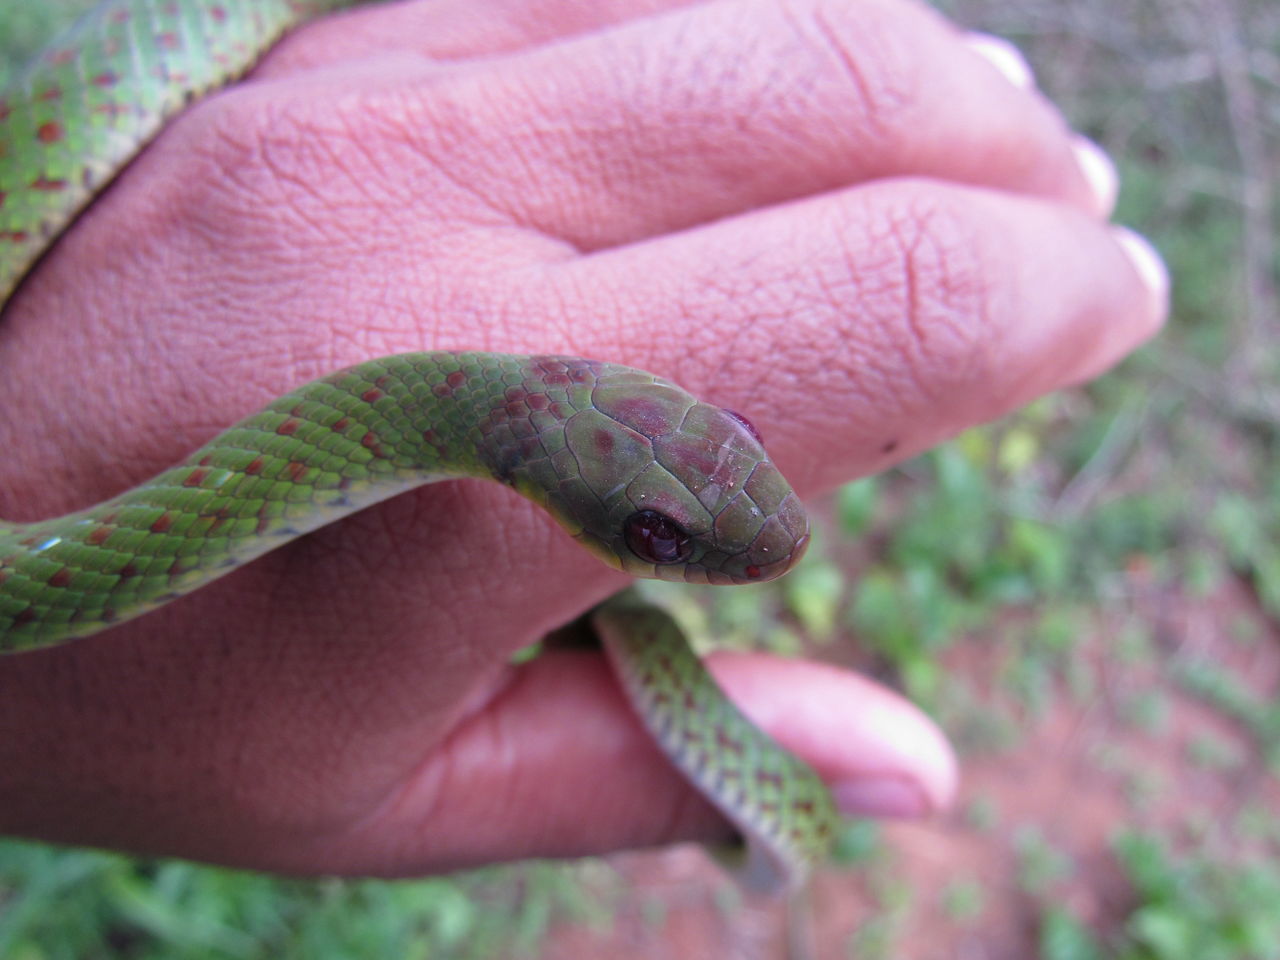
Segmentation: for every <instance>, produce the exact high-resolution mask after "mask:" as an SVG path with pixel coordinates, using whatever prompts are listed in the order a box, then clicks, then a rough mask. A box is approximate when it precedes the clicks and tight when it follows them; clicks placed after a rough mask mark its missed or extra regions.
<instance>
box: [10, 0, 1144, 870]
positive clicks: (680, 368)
mask: <svg viewBox="0 0 1280 960" xmlns="http://www.w3.org/2000/svg"><path fill="white" fill-rule="evenodd" d="M1075 144H1076V141H1075V140H1074V138H1073V135H1072V134H1071V132H1070V130H1069V129H1068V128H1067V127H1066V125H1065V124H1064V122H1063V121H1062V119H1061V117H1060V116H1059V114H1058V113H1057V111H1056V110H1055V109H1054V108H1053V107H1052V105H1050V104H1049V103H1048V102H1047V101H1046V100H1045V99H1044V98H1043V97H1042V96H1041V95H1040V94H1039V93H1038V92H1036V91H1035V90H1034V89H1030V88H1026V87H1020V86H1019V85H1017V84H1015V83H1014V82H1011V80H1010V78H1009V77H1008V76H1007V75H1004V74H1002V73H1001V72H1000V71H999V70H998V69H996V67H994V66H993V64H992V62H991V60H990V59H989V58H988V57H984V56H981V55H979V53H978V52H975V47H974V44H973V43H972V42H971V41H970V40H969V39H968V38H966V36H965V35H964V34H963V33H961V32H960V31H958V30H957V29H956V28H954V27H953V26H951V25H949V24H947V23H945V22H944V21H942V20H941V19H939V18H938V17H936V16H935V15H934V14H932V13H930V12H928V11H926V10H924V9H923V8H921V7H918V6H915V5H913V4H910V3H906V2H900V0H870V2H866V3H858V4H848V3H838V2H825V3H824V2H820V0H790V2H783V0H721V2H713V3H679V2H673V0H646V2H645V3H644V4H637V3H636V2H635V0H591V2H585V0H583V2H573V0H454V2H435V3H414V2H409V3H403V4H399V5H394V6H389V7H385V8H369V9H362V10H357V11H354V12H351V13H348V14H345V15H341V16H338V17H334V18H331V19H330V20H327V21H325V22H322V23H318V24H315V25H313V26H311V27H308V28H304V29H302V30H300V31H298V32H297V33H296V34H294V35H293V36H292V37H290V38H289V39H288V40H287V41H286V42H285V43H284V44H282V45H281V47H279V48H278V49H277V50H276V51H275V52H274V53H273V54H272V55H271V56H270V57H269V58H268V60H267V61H266V62H265V63H264V64H263V65H262V67H261V68H260V69H259V70H258V71H257V72H256V73H255V74H254V75H253V77H251V78H250V79H249V80H248V81H246V82H245V83H244V84H242V85H241V86H240V87H238V88H236V89H234V90H232V91H229V92H227V93H225V94H223V95H221V96H218V97H216V98H214V99H212V100H210V101H206V102H205V103H203V104H201V105H198V106H196V107H195V108H193V109H192V110H190V111H189V112H188V113H187V114H186V115H185V116H184V117H183V118H181V120H180V121H179V122H177V123H176V124H175V125H174V126H173V127H171V128H170V130H169V131H167V132H166V133H165V134H164V135H163V136H162V137H161V138H160V139H159V140H158V141H157V142H156V143H155V144H154V145H153V146H152V147H151V149H149V150H148V151H147V153H146V154H144V155H143V157H141V158H140V160H139V161H138V162H136V163H135V164H134V166H133V167H131V168H130V169H129V170H128V171H127V172H126V173H125V175H124V176H123V177H122V178H121V179H120V180H119V181H118V182H117V183H116V184H115V186H114V187H113V188H112V190H111V191H110V193H109V194H108V195H107V196H106V197H104V198H102V199H101V200H100V201H99V202H98V204H97V205H96V206H95V207H94V208H93V209H92V210H91V211H90V212H89V214H88V215H86V216H85V217H84V218H82V219H81V221H80V222H79V223H78V224H77V225H76V227H75V228H74V229H73V230H72V231H71V232H70V233H69V234H68V235H67V236H66V237H65V238H64V240H63V242H62V243H61V244H60V245H59V246H58V247H57V248H56V249H55V250H54V251H53V252H52V253H51V255H49V256H48V257H47V258H46V259H45V260H44V261H43V262H42V263H41V264H40V265H39V267H38V269H37V270H36V271H35V272H34V273H33V274H32V275H31V276H30V278H29V280H28V282H27V283H26V284H25V286H24V287H23V288H22V289H21V290H20V292H19V293H18V295H17V296H16V297H15V298H14V300H13V301H12V302H11V304H10V306H9V308H8V309H7V311H6V313H5V317H4V322H3V325H2V326H0V369H3V370H5V371H6V376H5V377H4V378H3V379H2V380H0V406H2V407H3V409H4V410H5V411H6V416H5V417H4V418H2V420H0V449H3V450H5V451H6V454H5V457H4V458H3V459H2V460H0V516H4V517H6V518H9V519H15V520H24V519H32V518H35V517H39V516H46V515H51V514H55V513H60V512H64V511H66V510H69V509H72V508H75V507H79V506H83V505H85V504H88V503H90V502H93V501H96V500H99V499H102V498H104V497H106V496H108V495H110V494H112V493H115V492H117V491H119V490H121V489H123V488H125V487H128V486H131V485H133V484H134V483H136V482H138V481H139V480H141V479H143V478H145V477H146V476H149V475H150V474H152V473H154V472H155V471H157V470H159V469H160V468H162V467H165V466H167V465H168V464H170V463H172V462H174V461H175V460H177V459H178V458H180V457H181V456H183V455H184V454H185V453H187V452H188V451H189V450H190V449H192V448H193V447H195V446H196V445H197V444H199V443H200V442H202V441H203V440H205V439H207V438H208V437H209V436H211V435H212V434H213V433H215V432H216V431H217V430H218V429H220V428H221V427H223V426H225V425H226V424H229V423H231V422H233V421H235V420H236V419H237V418H238V417H240V416H242V415H243V414H245V413H248V412H250V411H251V410H253V409H255V408H256V407H258V406H259V405H260V404H261V403H263V402H265V401H266V400H267V399H269V398H270V397H272V396H274V395H276V394H278V393H281V392H284V391H285V390H287V389H289V388H291V387H293V386H296V385H298V384H300V383H302V382H304V381H306V380H308V379H311V378H313V377H315V376H318V375H321V374H323V373H326V372H328V371H330V370H332V369H334V368H336V367H340V366H345V365H347V364H350V363H355V362H359V361H361V360H364V359H367V358H369V357H372V356H376V355H379V354H384V353H393V352H399V351H406V350H429V349H485V350H499V351H512V352H563V353H575V354H581V355H585V356H593V357H599V358H601V359H608V360H614V361H618V362H622V363H628V364H632V365H636V366H641V367H645V368H648V369H651V370H653V371H655V372H657V373H660V374H663V375H665V376H669V377H671V378H672V379H675V380H677V381H679V382H680V383H681V384H683V385H684V386H686V387H687V388H689V389H691V390H693V391H695V392H697V393H699V394H701V395H702V396H704V397H706V398H707V399H708V400H711V401H713V402H716V403H720V404H723V405H725V406H728V407H731V408H733V409H735V410H739V411H741V412H743V413H745V414H746V415H748V416H749V417H750V418H751V420H752V421H753V422H754V423H755V424H756V425H757V426H758V427H759V429H760V430H761V432H762V433H763V435H764V436H765V438H766V440H767V441H768V444H769V448H770V450H771V452H772V454H773V456H774V458H775V459H776V460H777V462H778V463H779V465H780V466H781V468H782V469H783V471H784V472H785V473H786V474H787V476H788V477H789V478H790V480H791V481H792V483H793V485H794V486H795V487H796V489H797V490H798V491H799V492H800V493H801V494H802V495H805V496H813V495H817V494H820V493H821V492H823V491H826V490H830V489H832V488H833V487H835V486H836V485H838V484H840V483H842V482H844V481H847V480H850V479H852V478H854V477H857V476H861V475H865V474H868V473H873V472H875V471H878V470H881V469H884V468H885V467H887V466H889V465H891V464H893V463H894V462H896V461H898V460H901V459H902V458H904V457H906V456H909V455H911V454H913V453H915V452H918V451H920V450H923V449H926V448H928V447H929V446H931V445H932V444H935V443H937V442H938V441H940V440H941V439H944V438H946V437H948V436H951V435H953V434H955V433H957V432H959V431H960V430H962V429H964V428H965V427H967V426H969V425H972V424H975V423H979V422H983V421H986V420H990V419H992V418H994V417H998V416H1000V415H1001V414H1004V413H1006V412H1008V411H1010V410H1013V409H1015V408H1016V407H1018V406H1019V405H1021V404H1024V403H1026V402H1028V401H1030V400H1031V399H1033V398H1035V397H1037V396H1039V395H1041V394H1043V393H1045V392H1048V391H1050V390H1053V389H1056V388H1059V387H1062V386H1064V385H1068V384H1074V383H1079V382H1081V381H1083V380H1086V379H1088V378H1090V377H1093V376H1096V375H1098V374H1100V373H1102V372H1103V371H1105V370H1106V369H1108V368H1109V367H1110V366H1112V365H1113V364H1114V363H1116V362H1117V361H1118V360H1119V359H1121V358H1122V357H1123V356H1124V355H1125V354H1126V353H1127V352H1129V351H1130V350H1131V349H1133V348H1134V347H1135V346H1137V345H1138V344H1139V343H1141V342H1142V341H1143V340H1145V339H1146V338H1147V337H1149V336H1150V335H1152V334H1153V333H1154V332H1155V330H1156V329H1157V328H1158V327H1159V325H1160V324H1161V323H1162V321H1163V319H1164V314H1165V309H1166V308H1165V301H1166V290H1165V288H1164V286H1163V284H1162V282H1161V281H1160V280H1159V278H1158V277H1155V278H1154V279H1152V278H1151V277H1150V275H1149V277H1148V279H1146V280H1144V278H1143V274H1142V272H1141V270H1140V269H1136V268H1135V262H1134V260H1133V257H1132V254H1131V253H1129V252H1127V251H1126V248H1125V246H1124V244H1122V243H1121V242H1119V241H1118V239H1117V234H1116V233H1115V232H1114V231H1113V230H1112V229H1111V228H1109V227H1108V226H1107V225H1106V223H1105V220H1106V217H1107V215H1108V214H1109V212H1110V210H1109V207H1110V197H1109V196H1107V194H1108V192H1109V191H1108V190H1107V189H1106V188H1105V186H1101V187H1100V186H1099V183H1098V180H1097V177H1096V176H1095V178H1094V180H1093V181H1092V182H1091V181H1090V178H1089V177H1088V176H1087V175H1086V173H1085V168H1082V166H1081V160H1080V152H1079V149H1078V148H1077V147H1076V146H1075ZM624 585H625V580H624V579H623V578H622V577H620V576H619V575H617V574H615V573H613V572H611V571H609V570H608V569H606V568H604V567H603V566H601V565H600V564H599V562H598V561H596V560H594V559H593V558H592V557H590V556H589V555H587V554H586V553H584V552H582V551H581V549H580V548H579V547H577V546H576V545H575V544H573V543H572V541H571V540H570V539H569V538H568V537H566V536H565V535H564V534H563V533H562V532H561V531H560V530H559V528H557V527H556V526H555V525H554V524H553V523H552V522H551V521H550V520H548V519H547V518H545V517H544V516H542V515H541V514H540V513H538V512H537V511H536V510H535V509H534V508H532V507H530V506H529V505H527V504H526V503H524V502H523V501H521V500H519V499H517V498H516V497H514V496H513V495H512V494H510V493H509V492H508V491H506V490H503V489H500V488H497V487H496V486H495V485H492V484H488V485H486V484H481V483H478V482H460V483H453V484H443V485H436V486H433V487H429V488H426V489H424V490H422V491H419V492H417V493H414V494H410V495H408V496H405V497H401V498H399V499H397V500H394V501H392V502H389V503H387V504H384V505H381V506H379V507H376V508H373V509H371V510H369V511H366V512H364V513H362V514H359V515H357V516H355V517H352V518H350V519H348V520H345V521H342V522H340V523H337V524H335V525H333V526H331V527H329V528H326V529H325V530H323V531H321V532H320V533H318V534H315V535H313V536H310V537H308V538H306V539H304V540H303V541H301V542H298V543H296V544H293V545H291V546H289V547H287V548H285V549H283V550H281V551H279V552H278V553H276V554H273V555H271V556H269V557H267V558H265V559H264V560H262V561H260V562H258V563H255V564H253V565H252V566H251V567H249V568H246V569H244V570H241V571H239V572H237V573H235V574H233V575H231V576H229V577H228V578H226V579H225V580H223V581H220V582H218V583H216V584H214V585H213V586H211V587H209V588H208V589H206V590H204V591H201V592H200V593H198V594H196V595H194V596H192V597H188V598H186V599H184V600H182V601H180V602H177V603H175V604H173V605H172V606H170V607H167V608H165V609H163V610H161V611H159V612H157V613H155V614H152V615H150V616H148V617H145V618H143V619H142V620H139V621H135V622H132V623H129V624H126V625H124V626H122V627H120V628H118V629H116V630H113V631H112V632H111V633H109V634H107V635H104V636H101V637H98V638H94V639H92V640H89V641H86V642H82V643H78V644H74V645H72V646H70V647H63V648H58V649H53V650H47V651H40V652H37V653H33V654H28V655H22V656H19V657H13V658H9V659H5V660H3V661H0V770H3V771H4V773H3V776H0V831H3V832H7V833H14V834H22V835H27V836H34V837H39V838H44V839H50V840H58V841H67V842H77V843H92V844H99V845H104V846H110V847H117V848H123V849H130V850H136V851H144V852H162V853H171V854H178V855H184V856H188V857H194V858H198V859H205V860H211V861H216V862H223V863H232V864H237V865H243V866H250V867H257V868H265V869H275V870H287V871H293V872H302V873H310V872H338V873H374V874H390V875H394V874H408V873H424V872H433V871H441V870H448V869H454V868H458V867H462V866H468V865H473V864H480V863H486V862H492V861H495V860H507V859H515V858H519V857H525V856H534V855H537V856H568V855H579V854H588V853H602V852H607V851H610V850H616V849H620V848H629V847H637V846H647V845H654V844H660V843H667V842H671V841H675V840H681V839H716V838H720V837H724V836H725V835H726V834H727V830H728V828H727V827H726V826H725V825H724V823H723V821H721V820H720V818H719V817H718V816H717V815H716V814H715V813H714V812H713V811H712V810H711V808H710V807H709V806H708V805H707V804H706V803H704V802H703V801H701V800H699V799H697V798H696V797H695V796H694V794H693V793H692V791H691V789H690V788H689V787H687V786H686V785H685V784H684V782H683V781H682V780H681V779H680V777H679V776H678V775H677V774H676V773H675V772H674V771H673V770H672V769H671V768H670V767H669V766H668V765H667V763H666V762H665V761H664V760H663V759H662V758H661V757H660V756H659V754H658V753H657V751H656V749H655V748H654V747H653V746H652V745H651V743H650V741H649V739H648V737H647V735H646V734H645V733H643V732H642V730H641V729H640V727H639V726H638V725H637V724H636V723H635V722H634V720H633V719H632V717H631V715H630V714H629V712H628V710H627V707H626V706H625V704H624V702H623V701H622V699H621V696H620V694H619V693H618V691H617V688H616V686H615V685H614V683H613V681H612V679H611V677H610V675H609V674H608V672H607V668H606V667H605V666H604V664H603V661H602V660H601V658H600V657H599V656H598V655H597V654H594V653H591V652H584V651H562V652H553V653H551V654H549V655H547V656H544V657H542V658H540V659H538V660H536V661H534V662H533V663H531V664H526V665H523V666H519V667H512V666H510V665H509V662H508V661H509V657H510V655H511V654H512V653H513V651H515V650H517V649H519V648H521V647H523V646H525V645H526V644H528V643H530V642H531V641H533V640H535V639H536V638H538V637H540V636H541V635H543V634H545V633H546V632H548V631H549V630H552V629H554V628H555V627H556V626H558V625H560V624H563V623H565V622H567V621H569V620H572V619H573V618H574V617H576V616H577V615H578V614H580V613H581V612H583V611H584V610H586V609H588V608H589V607H590V606H592V605H593V604H594V603H596V602H598V601H599V600H600V599H602V598H603V597H605V596H607V595H608V594H610V593H612V592H613V591H615V590H617V589H619V588H621V587H622V586H624ZM713 669H714V671H715V672H716V674H717V676H719V677H720V679H721V680H722V681H723V682H724V684H725V685H726V687H727V688H728V689H729V691H730V692H731V693H732V694H733V695H734V696H735V698H737V699H739V700H740V702H741V704H742V705H743V707H744V708H745V709H747V710H748V712H749V713H751V714H752V715H753V716H755V717H757V718H758V720H759V722H761V723H762V724H763V725H764V726H766V727H767V728H768V729H770V730H771V731H772V732H773V733H774V734H775V735H776V736H777V737H778V738H779V739H780V740H782V741H783V742H784V743H785V744H786V745H787V746H789V747H790V748H791V749H793V750H795V751H796V752H798V753H800V754H802V755H803V756H805V757H806V758H807V759H809V760H810V762H811V763H813V764H814V765H815V766H816V767H817V769H818V770H819V771H820V772H821V773H822V774H823V775H824V777H825V778H826V779H828V780H829V781H830V782H832V783H833V784H834V785H835V791H836V795H837V797H838V798H839V799H840V801H841V803H842V805H843V806H844V807H845V808H846V810H847V811H848V812H850V813H863V814H868V815H911V816H924V815H927V814H929V813H931V812H934V811H937V810H939V809H942V808H943V807H945V806H946V805H947V804H948V803H949V802H950V801H951V799H952V798H953V796H954V792H955V789H956V778H957V772H956V764H955V760H954V757H953V755H952V753H951V750H950V748H949V747H948V745H947V743H946V740H945V738H944V737H943V735H942V734H941V733H940V732H939V731H938V730H937V729H936V728H935V727H934V726H933V725H932V724H931V722H930V721H928V720H927V719H926V718H925V717H924V716H923V715H922V714H920V713H919V712H918V711H917V710H916V709H915V708H913V707H912V706H910V705H909V704H908V703H906V702H905V701H904V700H903V699H901V698H900V697H899V696H898V695H896V694H894V693H892V692H890V691H888V690H886V689H883V688H881V687H879V686H877V685H875V684H872V683H871V682H870V681H868V680H866V679H863V678H861V677H858V676H856V675H853V674H850V673H847V672H844V671H841V670H837V669H834V668H831V667H826V666H822V665H818V664H812V663H805V662H780V661H778V660H776V659H774V658H771V657H767V656H764V655H753V656H746V655H735V656H729V655H722V656H718V657H716V658H714V660H713Z"/></svg>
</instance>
